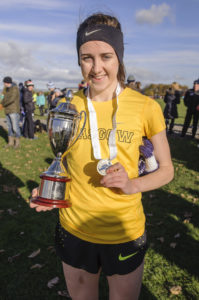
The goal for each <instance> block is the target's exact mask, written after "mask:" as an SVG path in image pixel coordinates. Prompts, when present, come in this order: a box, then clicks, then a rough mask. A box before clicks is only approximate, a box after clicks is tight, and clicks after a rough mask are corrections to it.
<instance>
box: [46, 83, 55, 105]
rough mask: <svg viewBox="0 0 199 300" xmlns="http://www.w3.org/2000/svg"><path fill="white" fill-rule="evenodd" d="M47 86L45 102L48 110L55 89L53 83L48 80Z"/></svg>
mask: <svg viewBox="0 0 199 300" xmlns="http://www.w3.org/2000/svg"><path fill="white" fill-rule="evenodd" d="M47 88H48V90H49V94H48V96H47V102H48V110H49V109H50V106H51V102H52V97H53V94H54V91H55V84H54V83H53V82H52V81H49V82H48V83H47Z"/></svg>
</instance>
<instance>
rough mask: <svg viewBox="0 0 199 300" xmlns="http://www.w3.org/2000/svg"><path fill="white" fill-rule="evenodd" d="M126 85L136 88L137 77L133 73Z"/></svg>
mask: <svg viewBox="0 0 199 300" xmlns="http://www.w3.org/2000/svg"><path fill="white" fill-rule="evenodd" d="M126 86H127V87H129V88H130V89H133V90H135V88H136V81H135V77H134V76H133V75H129V76H128V77H127V83H126Z"/></svg>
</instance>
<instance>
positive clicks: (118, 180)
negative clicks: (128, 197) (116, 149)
mask: <svg viewBox="0 0 199 300" xmlns="http://www.w3.org/2000/svg"><path fill="white" fill-rule="evenodd" d="M100 183H101V184H102V185H103V186H105V187H108V188H113V187H114V188H120V189H121V191H122V192H123V193H124V194H132V193H134V192H133V191H132V181H131V179H129V177H128V174H127V172H126V170H125V168H124V167H123V166H122V165H121V164H120V163H116V164H114V165H113V166H111V167H109V168H108V169H107V171H106V175H105V176H103V178H102V179H101V181H100Z"/></svg>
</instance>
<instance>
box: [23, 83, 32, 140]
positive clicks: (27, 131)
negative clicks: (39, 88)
mask: <svg viewBox="0 0 199 300" xmlns="http://www.w3.org/2000/svg"><path fill="white" fill-rule="evenodd" d="M33 88H34V84H33V83H32V82H31V81H28V82H27V83H26V88H25V89H24V97H23V101H24V109H25V122H24V128H23V135H24V137H25V138H29V139H34V121H33V118H32V114H33V112H34V110H35V105H34V102H33Z"/></svg>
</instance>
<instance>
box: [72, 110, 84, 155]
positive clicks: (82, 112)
mask: <svg viewBox="0 0 199 300" xmlns="http://www.w3.org/2000/svg"><path fill="white" fill-rule="evenodd" d="M82 114H84V123H83V125H82V128H81V130H80V133H79V134H78V135H77V136H76V137H75V138H74V140H73V142H72V144H71V145H70V147H69V149H70V148H71V147H72V146H73V145H74V144H75V142H76V141H77V140H78V138H79V137H80V135H81V134H82V132H83V130H84V127H85V125H86V112H85V111H84V110H82V111H81V112H80V120H81V119H82ZM78 129H79V127H78ZM78 129H77V132H78Z"/></svg>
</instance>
